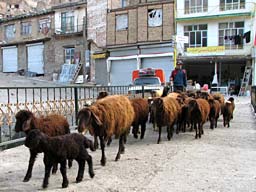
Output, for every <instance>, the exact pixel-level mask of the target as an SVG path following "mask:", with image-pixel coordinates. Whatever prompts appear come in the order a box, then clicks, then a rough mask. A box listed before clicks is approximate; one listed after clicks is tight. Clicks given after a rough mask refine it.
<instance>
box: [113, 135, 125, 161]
mask: <svg viewBox="0 0 256 192" xmlns="http://www.w3.org/2000/svg"><path fill="white" fill-rule="evenodd" d="M124 137H125V134H122V135H120V137H119V148H118V152H117V154H116V159H115V161H118V160H119V159H120V157H121V155H120V154H121V153H124Z"/></svg>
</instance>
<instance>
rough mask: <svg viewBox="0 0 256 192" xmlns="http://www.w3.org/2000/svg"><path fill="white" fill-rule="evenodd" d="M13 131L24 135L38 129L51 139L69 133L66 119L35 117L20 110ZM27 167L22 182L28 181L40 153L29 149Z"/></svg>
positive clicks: (26, 111) (54, 115) (55, 116)
mask: <svg viewBox="0 0 256 192" xmlns="http://www.w3.org/2000/svg"><path fill="white" fill-rule="evenodd" d="M15 117H16V123H15V131H16V132H21V131H24V132H25V133H26V135H27V134H28V133H29V132H30V130H33V129H39V130H40V131H42V132H43V133H45V134H46V135H48V136H50V137H52V136H57V135H65V134H68V133H70V130H69V123H68V121H67V119H66V118H65V117H64V116H62V115H58V114H50V115H48V116H41V117H35V115H34V114H33V113H32V112H31V111H28V110H20V111H19V112H18V113H17V114H16V115H15ZM29 151H30V158H29V165H28V170H27V173H26V176H25V177H24V180H23V181H24V182H27V181H29V179H30V178H31V176H32V169H33V165H34V163H35V160H36V156H37V154H38V153H41V152H42V151H36V150H32V149H30V150H29ZM71 165H72V164H71V161H69V167H71ZM56 171H57V165H55V166H54V167H53V170H52V172H53V173H56Z"/></svg>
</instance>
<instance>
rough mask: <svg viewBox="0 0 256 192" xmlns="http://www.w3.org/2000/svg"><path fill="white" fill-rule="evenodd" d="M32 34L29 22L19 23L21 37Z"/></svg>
mask: <svg viewBox="0 0 256 192" xmlns="http://www.w3.org/2000/svg"><path fill="white" fill-rule="evenodd" d="M31 32H32V26H31V23H30V22H24V23H21V35H30V34H31Z"/></svg>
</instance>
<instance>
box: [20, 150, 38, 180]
mask: <svg viewBox="0 0 256 192" xmlns="http://www.w3.org/2000/svg"><path fill="white" fill-rule="evenodd" d="M29 152H30V158H29V164H28V170H27V173H26V176H25V177H24V179H23V182H28V181H29V180H30V178H31V177H32V169H33V166H34V163H35V160H36V156H37V152H35V151H32V150H29Z"/></svg>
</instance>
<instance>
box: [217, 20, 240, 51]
mask: <svg viewBox="0 0 256 192" xmlns="http://www.w3.org/2000/svg"><path fill="white" fill-rule="evenodd" d="M243 34H244V22H243V21H239V22H226V23H219V45H220V46H223V45H224V46H225V48H226V49H236V48H242V47H243V46H242V45H243Z"/></svg>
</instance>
